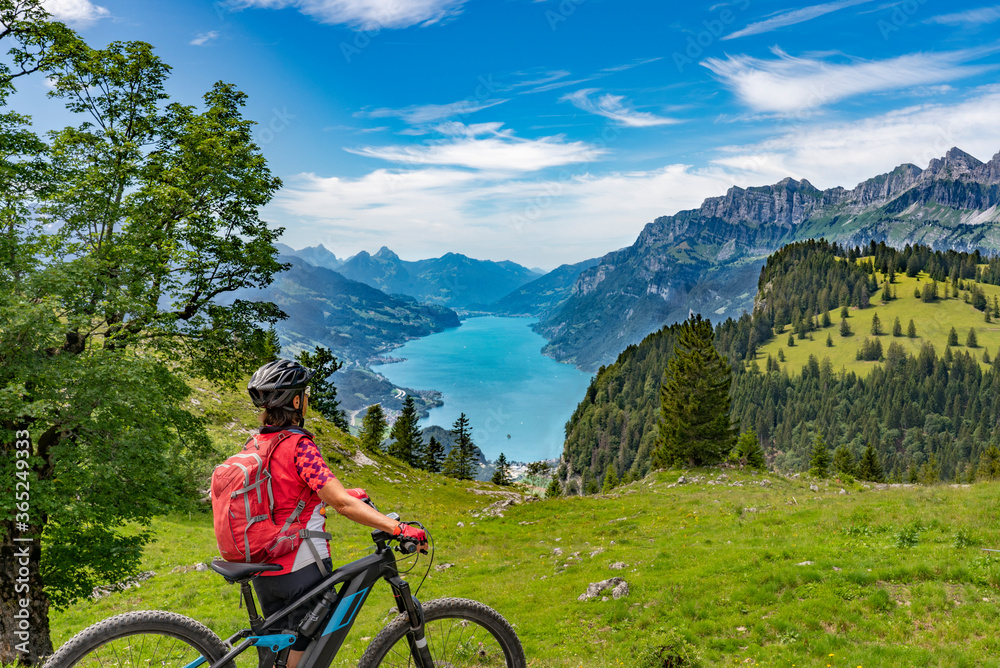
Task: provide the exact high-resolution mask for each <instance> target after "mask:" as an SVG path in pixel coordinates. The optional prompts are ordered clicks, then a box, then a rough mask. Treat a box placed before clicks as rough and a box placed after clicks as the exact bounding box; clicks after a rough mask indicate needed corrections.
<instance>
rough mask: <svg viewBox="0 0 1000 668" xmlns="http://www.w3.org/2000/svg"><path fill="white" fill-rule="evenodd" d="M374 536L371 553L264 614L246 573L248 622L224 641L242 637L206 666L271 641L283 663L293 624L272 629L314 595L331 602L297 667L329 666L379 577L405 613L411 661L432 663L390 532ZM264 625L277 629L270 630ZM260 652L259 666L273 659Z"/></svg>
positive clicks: (423, 666) (429, 666) (422, 665)
mask: <svg viewBox="0 0 1000 668" xmlns="http://www.w3.org/2000/svg"><path fill="white" fill-rule="evenodd" d="M378 534H381V535H378ZM372 538H373V539H374V540H375V545H376V551H375V553H374V554H371V555H368V556H366V557H362V558H361V559H358V560H357V561H353V562H351V563H349V564H347V565H345V566H341V567H340V568H338V569H337V570H335V571H333V572H332V573H331V574H330V575H328V576H327V577H326V578H325V579H324V580H323V581H321V582H320V583H318V584H317V585H316V586H315V587H313V588H312V589H311V590H309V591H307V592H306V593H305V594H303V595H302V596H300V597H299V598H297V599H296V600H295V601H293V602H291V603H289V604H288V605H287V606H285V607H284V608H282V609H281V610H279V611H278V612H276V613H274V614H273V615H271V616H269V617H267V618H266V619H263V618H261V617H260V616H259V615H258V613H257V606H256V604H255V602H254V598H253V593H252V590H251V587H250V581H249V579H247V580H241V581H240V585H241V596H242V597H243V600H244V602H245V603H246V605H247V612H248V614H249V617H250V628H249V629H242V630H240V631H237V632H236V633H235V634H233V635H232V636H231V637H230V638H229V639H228V640H227V641H226V643H227V644H228V645H230V646H233V643H235V642H236V641H238V640H241V639H242V642H240V643H239V644H238V645H236V646H233V648H232V650H230V651H229V652H227V653H226V654H225V656H223V657H222V658H220V659H219V660H218V661H215V662H213V663H212V664H211V665H210V666H209V667H208V668H221V667H222V666H224V665H225V664H226V663H228V662H229V661H231V660H232V659H234V658H235V657H236V656H238V655H239V654H242V653H243V652H244V651H245V650H247V649H249V648H250V647H253V646H257V647H258V648H261V647H264V648H267V647H269V646H270V647H271V651H274V652H276V653H277V656H276V661H275V662H274V664H273V665H275V666H277V667H278V668H283V666H284V665H285V661H286V658H287V655H288V652H287V648H288V647H289V646H290V645H291V644H292V642H293V641H294V634H295V630H292V632H291V634H289V633H288V632H287V631H286V632H285V633H282V632H281V631H277V630H276V629H280V624H279V622H280V621H281V620H282V619H283V618H285V617H286V616H287V615H288V614H289V613H290V612H292V611H293V610H297V609H299V608H302V607H304V606H306V605H308V604H309V603H310V601H313V600H318V599H319V598H320V597H325V599H324V601H325V602H327V603H329V608H328V610H327V611H326V612H325V613H324V614H323V616H322V618H319V619H317V620H316V621H317V622H318V625H317V626H316V629H317V631H316V634H315V635H314V636H313V639H312V642H310V643H309V646H308V647H307V648H306V650H305V654H304V655H303V656H302V658H301V659H300V661H299V664H298V666H299V668H327V666H329V665H330V664H331V663H332V662H333V659H334V658H335V657H336V656H337V652H339V651H340V648H341V646H342V645H343V644H344V640H345V639H346V638H347V634H348V633H349V632H350V630H351V627H352V626H353V625H354V620H355V619H356V618H357V614H358V611H359V610H361V607H362V606H363V605H364V604H365V601H366V600H367V599H368V595H369V594H370V593H371V590H372V587H373V586H374V585H375V584H376V583H377V582H378V581H379V580H381V579H384V580H385V581H386V582H388V583H389V586H390V587H391V588H392V593H393V596H394V597H395V599H396V607H397V608H398V610H399V612H400V613H407V614H408V615H409V619H410V632H409V633H408V634H407V640H408V641H409V644H410V651H411V654H412V656H413V659H414V663H415V665H416V666H417V667H418V668H433V665H434V664H433V661H432V660H431V657H430V652H429V651H428V649H427V639H426V638H425V637H424V615H423V609H422V608H421V606H420V602H419V601H418V600H417V599H416V598H415V597H413V596H412V595H410V585H409V583H408V582H406V581H405V580H403V579H402V578H400V577H399V572H398V571H397V570H396V558H395V555H393V554H392V549H391V548H390V547H387V546H386V544H385V542H386V541H387V540H389V539H390V538H391V537H390V536H389V535H388V534H384V533H383V532H380V531H375V532H372ZM337 585H342V586H341V587H340V589H339V591H335V590H334V588H335V587H336V586H337ZM319 629H322V630H321V631H320V630H319ZM268 631H270V633H271V634H277V635H268ZM263 656H264V655H263V654H262V655H261V659H262V661H261V663H260V666H261V668H266V666H269V665H271V662H270V661H267V662H265V661H263ZM205 662H206V661H205V659H204V657H201V658H200V659H199V660H197V661H194V662H192V663H190V664H188V665H187V666H185V668H196V667H197V666H199V665H201V664H203V663H205Z"/></svg>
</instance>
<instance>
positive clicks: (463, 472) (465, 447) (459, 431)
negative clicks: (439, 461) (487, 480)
mask: <svg viewBox="0 0 1000 668" xmlns="http://www.w3.org/2000/svg"><path fill="white" fill-rule="evenodd" d="M451 433H452V436H454V437H455V445H454V446H453V447H452V448H451V450H449V451H448V456H447V457H445V460H444V474H445V475H446V476H450V477H452V478H458V479H459V480H472V478H473V477H474V475H475V466H476V460H475V454H474V451H473V448H474V447H475V446H474V444H473V443H472V428H471V427H469V418H467V417H466V416H465V413H462V414H461V415H459V417H458V419H457V420H455V423H454V424H453V425H452V427H451Z"/></svg>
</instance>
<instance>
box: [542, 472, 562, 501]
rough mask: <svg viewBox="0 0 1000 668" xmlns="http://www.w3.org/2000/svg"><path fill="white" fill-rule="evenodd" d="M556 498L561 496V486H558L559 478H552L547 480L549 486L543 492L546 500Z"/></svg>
mask: <svg viewBox="0 0 1000 668" xmlns="http://www.w3.org/2000/svg"><path fill="white" fill-rule="evenodd" d="M557 496H562V485H560V484H559V476H552V479H551V480H549V486H548V487H547V488H546V490H545V498H546V499H554V498H556V497H557Z"/></svg>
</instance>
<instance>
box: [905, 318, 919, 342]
mask: <svg viewBox="0 0 1000 668" xmlns="http://www.w3.org/2000/svg"><path fill="white" fill-rule="evenodd" d="M906 336H908V337H909V338H911V339H915V338H917V326H916V325H914V324H913V318H910V324H909V325H907V326H906Z"/></svg>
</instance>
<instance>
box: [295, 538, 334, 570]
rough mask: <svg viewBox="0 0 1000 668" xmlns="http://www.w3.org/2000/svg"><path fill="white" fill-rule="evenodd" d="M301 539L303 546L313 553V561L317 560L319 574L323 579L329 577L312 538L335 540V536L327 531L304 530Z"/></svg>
mask: <svg viewBox="0 0 1000 668" xmlns="http://www.w3.org/2000/svg"><path fill="white" fill-rule="evenodd" d="M299 537H300V538H302V542H303V544H304V545H305V546H306V547H307V548H309V551H310V552H312V555H313V559H315V560H316V567H317V568H318V569H319V574H320V575H321V576H323V577H326V576H327V575H329V573H328V572H327V570H326V564H324V563H323V559H322V558H320V556H319V550H317V549H316V546H315V545H313V542H312V541H311V540H310V538H322V539H323V540H330V539H331V538H333V536H331V535H330V534H328V533H327V532H325V531H309V530H308V529H303V530H302V531H300V532H299Z"/></svg>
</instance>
